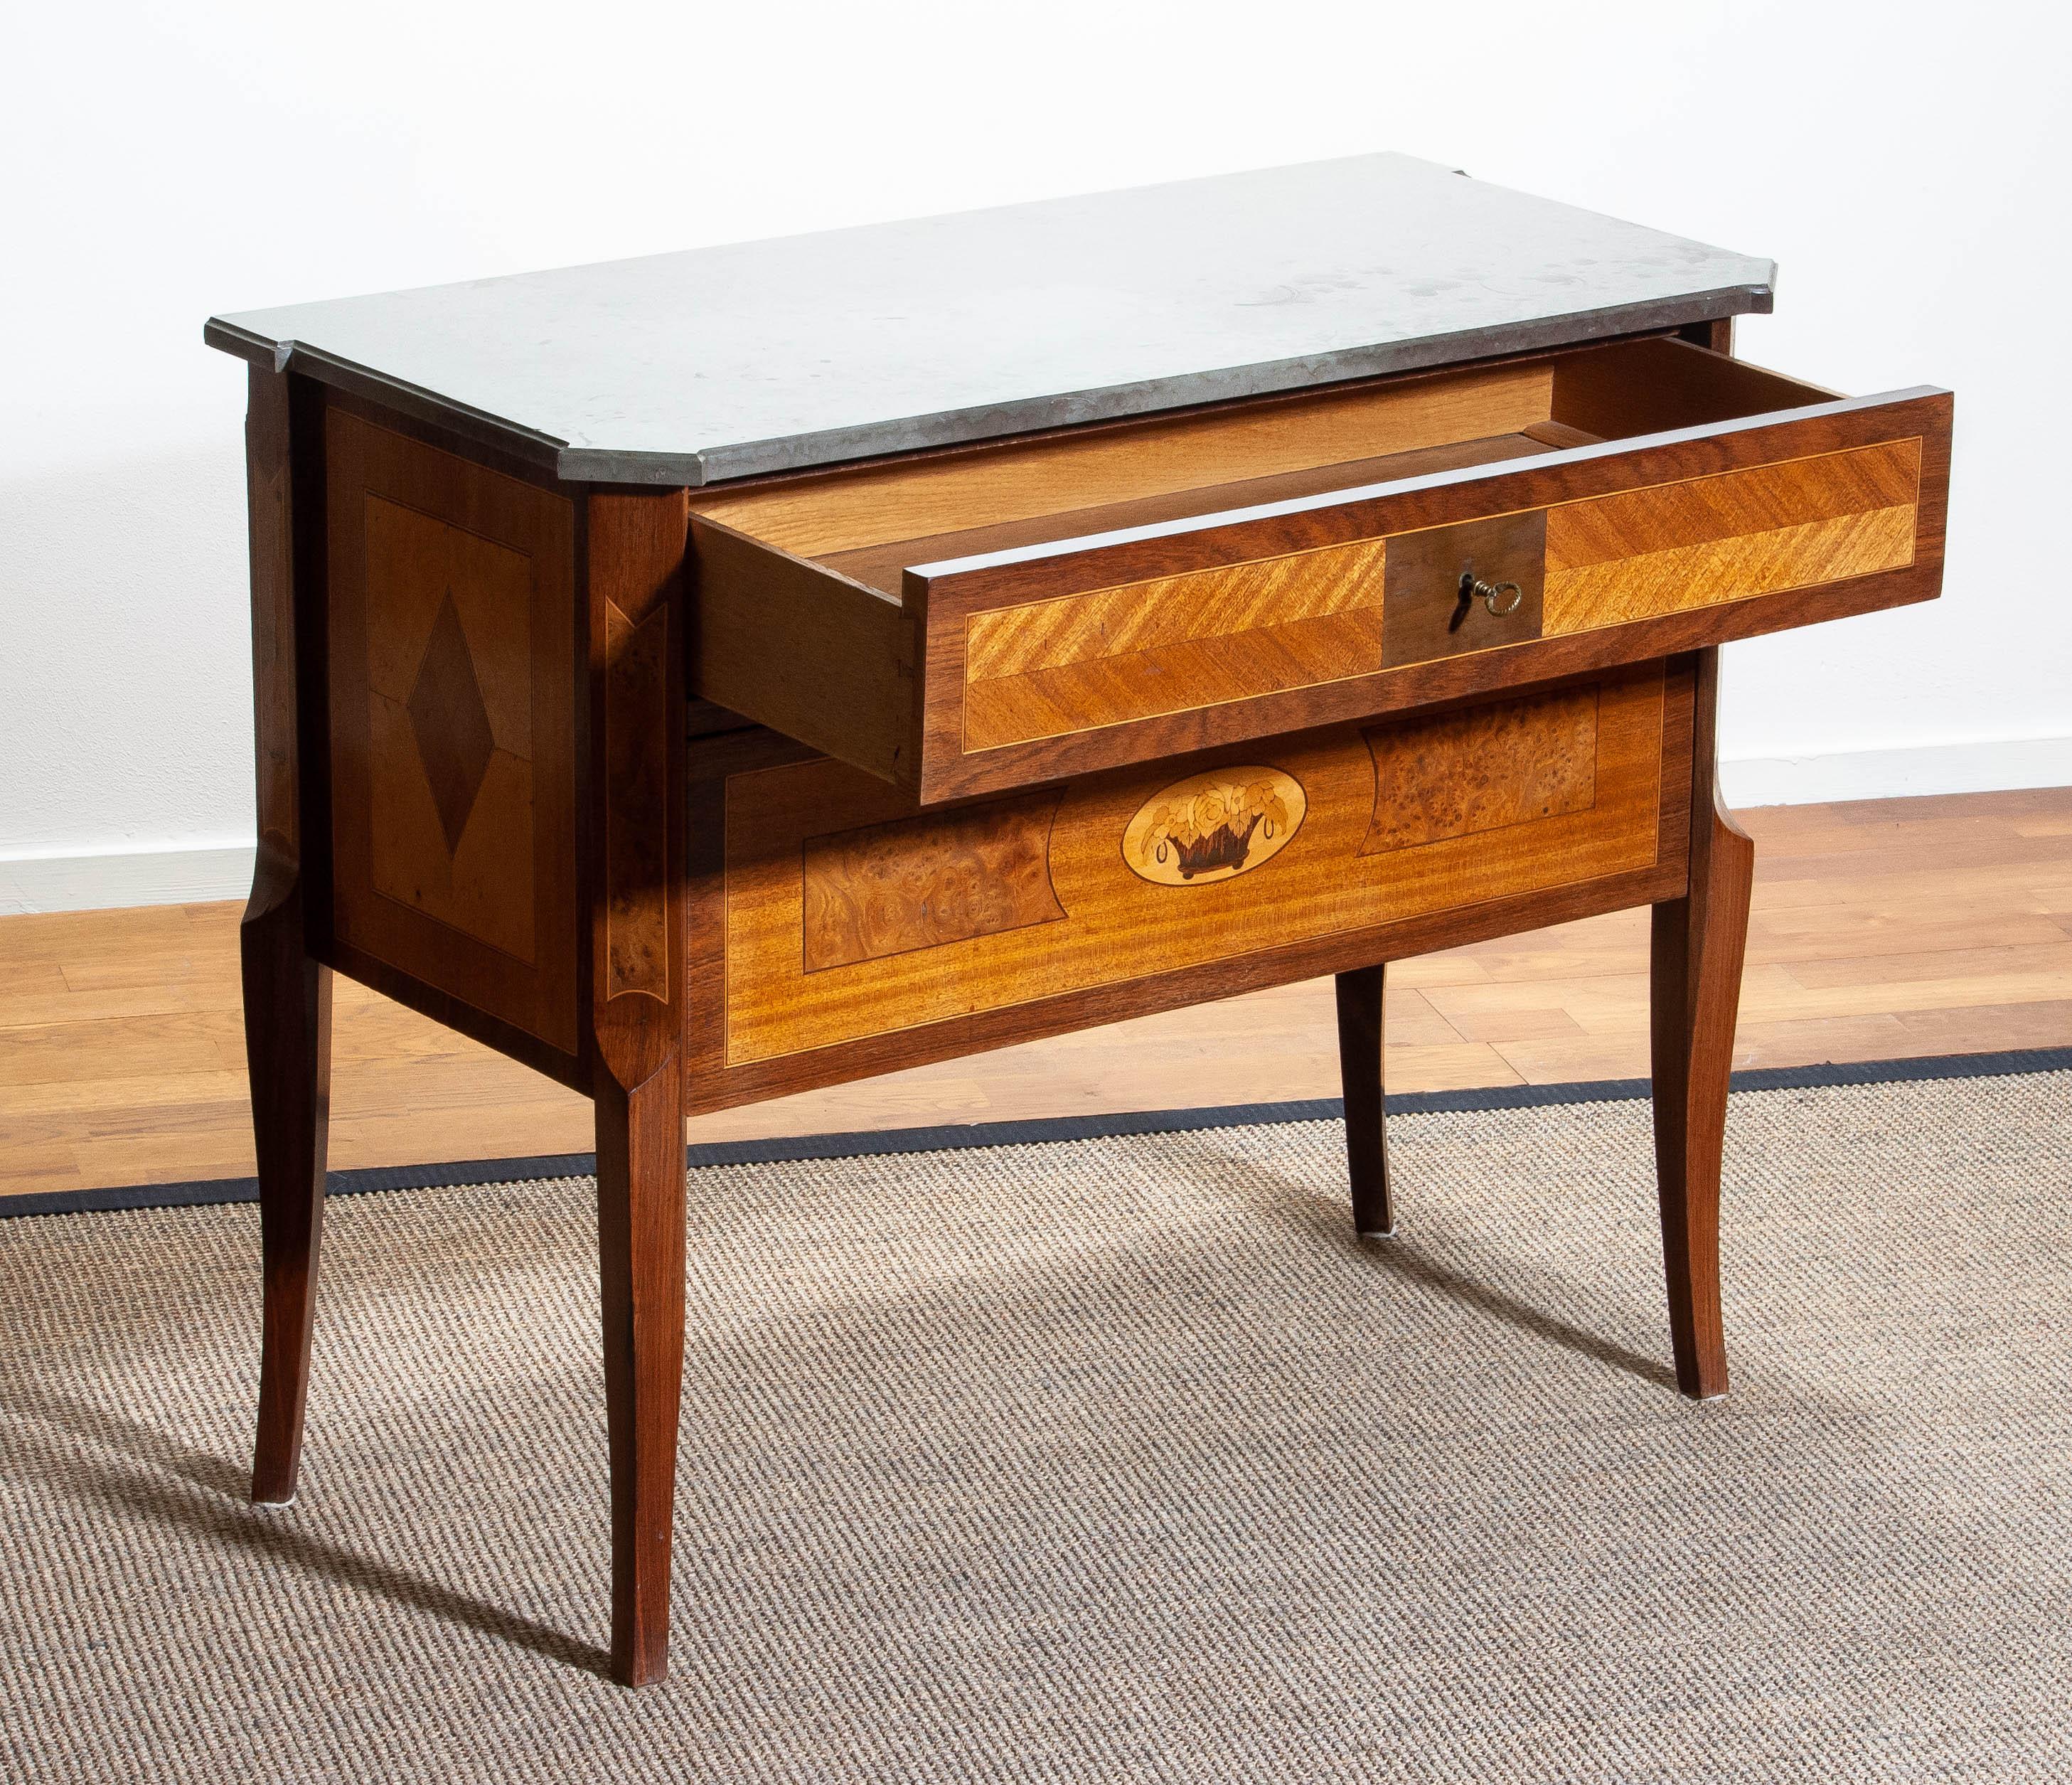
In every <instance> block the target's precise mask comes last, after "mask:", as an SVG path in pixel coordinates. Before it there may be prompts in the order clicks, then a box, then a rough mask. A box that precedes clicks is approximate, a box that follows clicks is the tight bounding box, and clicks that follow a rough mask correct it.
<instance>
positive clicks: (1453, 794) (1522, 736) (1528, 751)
mask: <svg viewBox="0 0 2072 1785" xmlns="http://www.w3.org/2000/svg"><path fill="white" fill-rule="evenodd" d="M1597 699H1598V693H1597V689H1594V688H1576V689H1561V690H1560V691H1558V692H1556V693H1552V694H1541V695H1538V696H1535V697H1533V698H1531V699H1529V700H1523V701H1502V702H1500V703H1499V704H1498V705H1494V706H1479V707H1470V708H1468V709H1465V710H1464V711H1461V712H1457V713H1449V714H1443V715H1441V717H1440V718H1436V719H1428V720H1424V721H1422V722H1418V721H1414V720H1413V721H1405V722H1400V723H1398V724H1395V725H1387V726H1372V727H1371V728H1369V730H1367V731H1366V732H1365V733H1364V734H1363V735H1364V736H1365V738H1367V748H1368V750H1369V751H1371V752H1372V754H1373V756H1374V821H1373V822H1372V823H1371V825H1368V827H1367V840H1366V841H1364V842H1363V843H1362V844H1361V845H1360V853H1361V854H1363V855H1379V854H1383V853H1386V852H1387V851H1388V850H1391V849H1416V847H1418V846H1419V845H1421V844H1425V843H1436V842H1439V841H1443V840H1445V839H1446V838H1449V837H1473V836H1476V835H1478V834H1479V833H1483V832H1487V831H1493V830H1503V829H1507V827H1508V826H1510V825H1523V824H1529V823H1531V821H1534V820H1535V819H1540V818H1551V817H1553V816H1556V815H1558V814H1561V813H1565V812H1587V811H1588V810H1589V808H1590V807H1591V805H1592V804H1594V803H1595V801H1596V799H1597Z"/></svg>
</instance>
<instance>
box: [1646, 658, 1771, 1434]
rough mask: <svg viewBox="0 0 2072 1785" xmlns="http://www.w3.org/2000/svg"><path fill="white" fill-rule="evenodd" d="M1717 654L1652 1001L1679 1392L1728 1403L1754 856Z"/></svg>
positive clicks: (1663, 915) (1658, 1165)
mask: <svg viewBox="0 0 2072 1785" xmlns="http://www.w3.org/2000/svg"><path fill="white" fill-rule="evenodd" d="M1719 685H1720V666H1719V650H1718V648H1717V647H1716V646H1715V647H1712V648H1710V649H1708V650H1705V651H1702V652H1699V653H1698V666H1697V689H1696V712H1695V714H1694V715H1693V718H1694V721H1695V723H1694V726H1693V735H1692V775H1691V873H1690V885H1689V890H1688V891H1687V892H1686V893H1685V895H1684V896H1683V898H1681V899H1669V900H1666V901H1664V902H1663V903H1661V904H1659V905H1657V906H1655V909H1654V934H1653V947H1652V951H1651V954H1652V959H1651V985H1650V1001H1651V1030H1652V1034H1651V1039H1652V1043H1653V1050H1652V1051H1653V1059H1654V1093H1655V1174H1656V1183H1657V1189H1658V1191H1659V1196H1660V1200H1661V1205H1662V1249H1663V1262H1664V1265H1665V1267H1666V1271H1667V1278H1668V1287H1669V1330H1670V1339H1671V1344H1672V1346H1673V1347H1674V1349H1675V1359H1676V1386H1677V1387H1678V1388H1679V1389H1680V1390H1682V1392H1683V1393H1685V1394H1686V1395H1688V1396H1691V1397H1692V1399H1693V1400H1710V1399H1712V1397H1713V1396H1717V1395H1723V1394H1725V1392H1727V1348H1726V1339H1725V1332H1724V1330H1723V1328H1722V1325H1721V1321H1720V1154H1721V1150H1722V1148H1723V1145H1724V1143H1725V1137H1726V1123H1727V1091H1728V1084H1729V1079H1730V1078H1731V1076H1732V1074H1733V1052H1734V1021H1735V1017H1736V1014H1737V1009H1738V1006H1739V1004H1740V1000H1741V962H1742V959H1743V956H1745V952H1746V951H1747V945H1748V919H1749V891H1750V888H1751V886H1752V885H1753V879H1754V873H1755V845H1754V843H1753V841H1751V840H1750V839H1749V835H1748V833H1746V832H1745V831H1744V830H1742V829H1741V828H1740V826H1738V825H1736V824H1735V823H1734V821H1733V819H1732V818H1731V817H1730V816H1729V815H1728V812H1727V810H1726V808H1725V804H1723V803H1722V802H1721V800H1720V792H1719V773H1718V766H1717V760H1716V721H1717V718H1718V711H1719Z"/></svg>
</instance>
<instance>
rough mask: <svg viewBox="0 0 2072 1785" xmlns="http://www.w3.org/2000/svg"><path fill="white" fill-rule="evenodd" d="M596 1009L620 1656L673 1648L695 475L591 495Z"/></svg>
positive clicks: (588, 561)
mask: <svg viewBox="0 0 2072 1785" xmlns="http://www.w3.org/2000/svg"><path fill="white" fill-rule="evenodd" d="M585 516H586V537H587V549H586V557H585V560H584V576H585V582H586V594H587V598H588V606H589V611H590V797H591V799H592V801H593V802H594V803H593V806H592V814H593V816H592V820H591V825H590V834H591V836H592V837H594V838H595V839H596V840H597V842H598V845H600V846H599V848H598V853H597V854H596V856H595V857H594V888H595V890H594V895H593V899H592V904H591V910H590V936H591V973H590V977H591V984H592V993H593V997H594V1004H593V1006H592V1011H591V1022H592V1033H593V1035H594V1056H595V1062H596V1074H595V1082H594V1089H593V1092H592V1095H593V1096H594V1098H595V1100H596V1105H597V1206H598V1248H599V1254H600V1258H599V1261H600V1264H601V1266H602V1281H603V1308H604V1392H605V1415H606V1426H607V1429H608V1431H609V1434H610V1439H611V1668H612V1672H613V1673H614V1674H615V1675H616V1676H618V1678H619V1680H623V1682H624V1683H625V1684H627V1685H629V1686H644V1685H647V1684H650V1683H651V1682H652V1681H654V1680H660V1678H661V1677H662V1676H663V1675H664V1673H666V1672H668V1665H669V1538H670V1526H671V1519H672V1511H673V1507H674V1503H675V1497H676V1401H677V1396H678V1394H679V1392H680V1389H681V1388H682V1384H683V1376H684V1084H683V1077H682V1072H683V1062H682V1058H681V1043H682V1039H683V1026H684V1006H685V985H684V976H685V932H684V927H683V926H684V922H685V916H684V902H683V886H684V878H685V873H686V834H685V833H686V827H687V825H688V823H689V816H688V802H687V797H686V794H685V775H684V750H685V743H684V740H685V727H686V720H685V705H684V702H685V694H684V653H685V632H686V628H685V611H684V580H683V559H684V539H685V533H686V530H687V529H688V527H689V508H688V504H687V500H686V497H685V493H684V491H681V490H676V491H652V492H632V491H623V492H606V491H598V492H595V493H593V494H592V495H590V496H589V497H587V498H586V506H585Z"/></svg>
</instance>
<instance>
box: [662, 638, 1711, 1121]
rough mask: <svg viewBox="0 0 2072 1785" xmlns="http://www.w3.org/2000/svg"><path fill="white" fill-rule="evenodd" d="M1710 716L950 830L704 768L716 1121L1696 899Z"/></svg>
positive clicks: (1091, 784)
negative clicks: (1049, 1039) (1682, 893)
mask: <svg viewBox="0 0 2072 1785" xmlns="http://www.w3.org/2000/svg"><path fill="white" fill-rule="evenodd" d="M1691 714H1692V676H1691V672H1690V669H1689V668H1688V660H1672V661H1671V662H1670V663H1668V664H1664V663H1663V662H1660V661H1657V662H1654V663H1651V664H1642V665H1639V666H1637V667H1632V668H1623V669H1621V670H1618V671H1616V672H1609V673H1605V674H1601V675H1599V676H1597V677H1593V678H1590V679H1587V680H1581V681H1572V682H1570V683H1567V684H1564V685H1556V686H1552V687H1548V688H1543V689H1534V690H1530V691H1526V692H1523V693H1517V694H1515V695H1511V696H1508V697H1505V698H1503V699H1501V700H1497V701H1484V702H1482V703H1479V704H1474V705H1455V706H1453V707H1451V708H1447V709H1438V710H1428V711H1422V712H1419V713H1416V714H1412V715H1408V716H1405V717H1400V718H1394V719H1390V720H1381V721H1375V722H1371V723H1369V724H1367V725H1363V726H1345V727H1340V728H1335V729H1332V730H1325V731H1319V732H1313V733H1309V734H1304V735H1302V736H1300V737H1297V738H1281V739H1276V740H1274V741H1272V742H1260V743H1253V744H1251V745H1248V746H1242V747H1234V748H1231V749H1227V750H1224V751H1217V752H1212V753H1210V754H1207V755H1202V756H1196V757H1191V758H1187V759H1181V760H1177V761H1169V762H1166V763H1157V764H1151V765H1145V766H1143V767H1137V768H1135V769H1132V770H1128V771H1116V772H1112V773H1109V774H1106V775H1095V776H1090V777H1087V778H1086V779H1083V780H1079V781H1076V782H1073V783H1070V784H1065V785H1063V786H1058V787H1051V788H1039V789H1035V790H1032V791H1023V792H1015V793H1012V794H1009V795H1006V796H1001V797H999V798H995V799H989V800H976V801H971V802H967V803H964V804H960V805H956V806H953V807H948V808H934V809H930V810H927V811H917V810H916V809H915V806H914V804H913V802H912V801H911V799H910V798H907V797H905V796H902V795H900V794H899V793H898V792H895V791H894V789H892V788H889V787H887V786H886V785H885V784H884V783H882V781H879V780H877V779H874V777H872V776H870V775H866V774H864V773H862V772H861V771H858V770H857V769H854V768H852V767H848V766H846V765H845V764H843V763H838V762H835V761H833V760H831V759H827V758H824V757H802V753H801V752H800V750H799V749H798V748H797V746H792V745H790V744H788V743H787V742H785V741H783V740H782V739H779V738H773V737H771V736H770V735H769V734H754V736H752V737H750V738H735V739H731V740H722V741H718V742H714V743H713V744H710V745H707V746H694V755H693V774H692V784H693V807H692V814H691V831H692V837H693V874H692V881H693V897H692V899H691V901H690V904H691V910H690V914H689V923H690V928H691V949H690V956H691V963H692V966H691V975H690V983H691V985H692V987H693V994H692V997H693V1009H692V1013H691V1017H690V1029H691V1033H690V1054H691V1059H692V1067H691V1088H690V1102H691V1107H692V1108H693V1109H709V1108H718V1107H721V1106H722V1105H725V1104H731V1103H736V1102H739V1101H742V1100H745V1099H747V1098H750V1097H755V1096H769V1095H772V1094H775V1093H779V1092H786V1091H791V1090H798V1089H803V1088H807V1087H808V1086H811V1085H814V1084H830V1083H833V1082H836V1081H837V1080H842V1079H847V1078H853V1077H856V1076H861V1075H863V1074H865V1073H867V1072H876V1071H886V1070H888V1069H890V1068H892V1067H898V1066H904V1065H911V1064H915V1063H919V1062H921V1061H923V1060H929V1059H943V1058H947V1057H949V1056H952V1055H956V1054H960V1053H968V1052H971V1051H976V1050H977V1049H980V1048H984V1047H997V1046H1001V1045H1003V1044H1005V1043H1012V1042H1016V1041H1022V1040H1026V1039H1030V1038H1032V1037H1034V1036H1037V1035H1042V1034H1054V1033H1057V1032H1059V1031H1061V1030H1067V1029H1072V1028H1078V1027H1083V1026H1088V1025H1090V1024H1092V1023H1096V1022H1112V1021H1115V1020H1117V1019H1119V1018H1123V1017H1127V1016H1132V1015H1135V1014H1139V1013H1141V1012H1143V1011H1146V1010H1157V1009H1161V1008H1167V1007H1170V1006H1175V1005H1182V1004H1190V1003H1195V1002H1199V1001H1202V1000H1204V999H1207V998H1211V997H1223V996H1227V995H1229V994H1230V993H1235V992H1238V991H1243V990H1247V989H1252V987H1255V986H1259V985H1269V984H1274V983H1277V982H1282V981H1289V980H1293V979H1300V978H1306V977H1312V976H1313V975H1316V974H1319V973H1328V972H1333V971H1338V970H1342V969H1346V968H1348V967H1351V966H1356V965H1365V964H1371V963H1372V962H1374V961H1375V960H1383V959H1389V958H1394V957H1396V956H1403V955H1408V954H1415V953H1420V952H1427V951H1429V950H1431V949H1433V948H1445V947H1449V946H1451V945H1452V944H1454V943H1456V942H1462V941H1467V940H1474V938H1475V937H1477V936H1484V935H1492V934H1499V933H1503V932H1506V931H1511V930H1518V929H1525V928H1531V927H1537V926H1538V925H1540V924H1542V923H1557V922H1560V921H1563V920H1564V919H1568V918H1569V917H1572V916H1577V915H1582V914H1583V913H1584V912H1585V911H1594V910H1608V909H1613V908H1616V907H1620V906H1623V905H1630V904H1637V903H1645V902H1646V901H1648V900H1650V899H1655V898H1660V897H1666V896H1671V895H1673V894H1674V893H1675V891H1676V890H1680V887H1681V885H1682V881H1683V873H1684V866H1685V861H1686V852H1687V849H1688V790H1689V784H1690V759H1691V731H1692V725H1691Z"/></svg>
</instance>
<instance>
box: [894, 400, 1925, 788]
mask: <svg viewBox="0 0 2072 1785" xmlns="http://www.w3.org/2000/svg"><path fill="white" fill-rule="evenodd" d="M1949 423H1950V400H1949V398H1948V397H1947V396H1946V395H1941V394H1929V395H1923V396H1920V397H1901V398H1898V399H1888V400H1870V401H1864V402H1860V403H1856V402H1840V403H1836V404H1831V405H1821V406H1819V408H1817V409H1807V410H1804V411H1800V412H1798V413H1797V414H1796V415H1795V416H1794V417H1793V418H1792V419H1790V420H1785V421H1778V420H1775V419H1774V418H1770V419H1766V420H1765V421H1762V422H1753V423H1748V424H1738V423H1733V424H1728V425H1725V426H1716V427H1712V428H1708V429H1703V430H1688V431H1687V432H1686V433H1685V434H1679V435H1661V436H1655V437H1654V438H1651V440H1649V441H1648V442H1646V443H1645V444H1642V445H1635V446H1603V447H1585V448H1581V449H1578V450H1572V451H1569V452H1564V453H1561V454H1556V455H1552V456H1550V457H1548V458H1546V459H1539V460H1534V461H1530V462H1527V463H1526V464H1524V465H1523V466H1521V467H1519V468H1517V469H1515V470H1510V471H1488V470H1472V471H1460V472H1452V473H1446V474H1442V475H1439V476H1437V477H1433V478H1429V479H1422V480H1420V481H1417V482H1415V483H1403V484H1396V485H1390V486H1384V487H1378V488H1375V489H1371V490H1367V491H1357V492H1351V493H1350V494H1349V495H1348V496H1345V497H1342V498H1338V499H1332V500H1308V501H1304V502H1301V503H1294V504H1281V505H1280V506H1278V507H1276V508H1263V509H1258V510H1254V511H1250V512H1244V513H1240V514H1231V515H1225V516H1211V517H1210V518H1209V519H1208V520H1207V521H1204V522H1202V523H1198V524H1188V525H1186V526H1184V527H1169V528H1164V529H1142V530H1140V531H1138V532H1137V533H1131V534H1116V535H1110V536H1105V537H1096V538H1092V539H1088V540H1084V541H1075V542H1071V543H1068V544H1067V545H1059V546H1055V547H1052V548H1049V549H1022V550H1017V551H1010V552H1004V553H998V554H996V555H995V556H994V557H991V558H989V559H972V560H965V561H958V562H955V563H951V564H944V565H936V566H927V567H925V568H923V569H922V570H916V571H914V572H911V573H910V574H909V578H908V606H909V607H910V609H914V610H916V611H919V612H920V613H921V614H923V615H924V616H925V618H924V619H923V634H924V638H925V644H924V647H923V648H924V650H925V653H926V669H925V677H924V678H923V690H922V695H921V698H922V701H923V710H922V714H921V721H920V739H919V759H920V765H921V766H920V775H919V786H920V789H921V792H922V795H923V798H924V799H927V800H938V799H945V798H949V797H953V796H960V795H965V794H969V793H972V792H980V791H985V790H986V789H989V788H999V787H1008V786H1014V785H1023V784H1029V783H1031V782H1035V781H1038V780H1042V779H1048V778H1050V777H1053V776H1056V775H1063V774H1069V773H1075V772H1082V771H1086V770H1089V769H1093V768H1098V767H1107V766H1110V765H1112V764H1116V763H1127V762H1132V761H1137V760H1142V759H1145V758H1147V757H1150V756H1154V755H1167V754H1171V753H1173V752H1174V751H1185V750H1191V749H1198V748H1202V747H1207V746H1215V745H1218V744H1220V743H1223V742H1232V741H1236V740H1239V739H1242V738H1256V737H1264V736H1270V735H1273V734H1276V733H1285V732H1288V731H1291V730H1298V729H1301V728H1303V727H1305V726H1314V725H1318V724H1321V723H1328V722H1333V721H1335V720H1341V719H1347V718H1355V717H1359V716H1362V715H1365V714H1377V713H1383V712H1387V711H1388V710H1391V709H1394V708H1396V707H1399V706H1404V705H1412V704H1416V703H1417V702H1421V701H1431V700H1433V699H1445V698H1450V697H1457V696H1461V695H1467V694H1472V693H1476V692H1478V691H1482V690H1486V689H1493V688H1497V687H1501V686H1503V685H1517V684H1521V683H1526V682H1531V681H1541V680H1544V679H1547V678H1548V677H1553V676H1558V675H1562V674H1565V673H1568V672H1573V671H1575V670H1577V669H1580V668H1587V667H1590V666H1593V665H1601V664H1610V663H1616V662H1620V661H1632V660H1638V659H1641V658H1645V657H1651V656H1659V655H1661V654H1663V653H1665V652H1671V651H1680V650H1685V649H1688V648H1693V647H1695V646H1698V645H1703V644H1716V643H1720V642H1721V641H1723V640H1727V639H1731V638H1738V637H1743V636H1746V635H1750V634H1753V633H1756V632H1760V631H1770V630H1774V629H1776V628H1778V627H1785V626H1791V625H1798V624H1803V623H1807V622H1810V621H1813V620H1819V619H1830V618H1834V617H1838V616H1840V615H1844V614H1850V613H1856V612H1861V611H1865V610H1867V609H1869V608H1873V607H1885V606H1892V605H1897V604H1898V603H1902V602H1906V601H1913V600H1921V599H1925V598H1929V597H1930V596H1932V595H1934V594H1935V593H1936V592H1937V591H1938V589H1939V586H1940V581H1941V568H1942V529H1943V511H1944V505H1945V500H1946V496H1947V479H1948V447H1949ZM1478 585H1479V587H1480V590H1481V591H1482V593H1481V594H1478V593H1477V587H1478Z"/></svg>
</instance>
